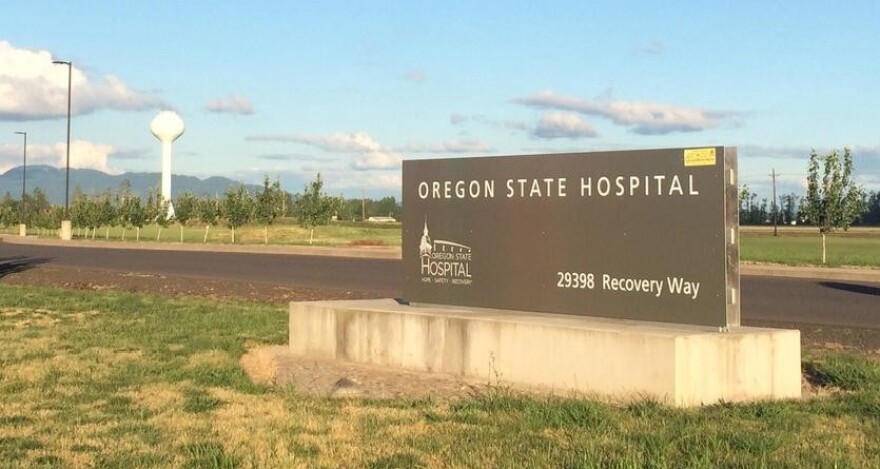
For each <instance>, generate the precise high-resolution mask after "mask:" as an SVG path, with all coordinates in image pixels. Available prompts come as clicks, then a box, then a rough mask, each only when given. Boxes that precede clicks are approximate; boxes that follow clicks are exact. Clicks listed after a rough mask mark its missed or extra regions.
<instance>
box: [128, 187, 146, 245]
mask: <svg viewBox="0 0 880 469" xmlns="http://www.w3.org/2000/svg"><path fill="white" fill-rule="evenodd" d="M123 214H124V217H125V221H126V223H127V224H129V225H131V226H133V227H135V229H136V230H137V237H136V238H135V240H136V241H138V242H140V240H141V228H143V227H144V224H145V223H146V222H147V220H148V219H149V213H148V206H145V205H144V204H143V203H142V202H141V198H140V196H138V195H130V196H129V197H128V198H127V199H126V200H125V205H124V210H123Z"/></svg>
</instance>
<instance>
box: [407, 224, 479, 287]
mask: <svg viewBox="0 0 880 469" xmlns="http://www.w3.org/2000/svg"><path fill="white" fill-rule="evenodd" d="M419 257H420V259H421V262H420V264H421V274H422V281H423V282H426V283H427V282H431V283H439V284H453V285H470V284H471V283H472V282H473V280H472V279H471V272H470V267H471V260H472V259H473V258H472V253H471V247H470V246H467V245H464V244H461V243H456V242H453V241H447V240H443V239H434V240H432V239H431V235H430V233H429V232H428V218H427V217H425V228H424V230H422V238H421V240H420V241H419Z"/></svg>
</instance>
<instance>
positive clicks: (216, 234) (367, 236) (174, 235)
mask: <svg viewBox="0 0 880 469" xmlns="http://www.w3.org/2000/svg"><path fill="white" fill-rule="evenodd" d="M2 232H3V233H5V234H12V235H17V234H18V226H10V227H6V228H5V229H3V230H2ZM181 232H182V235H183V242H184V243H205V242H207V243H212V244H231V243H232V231H231V230H230V229H229V228H227V227H226V226H213V227H210V228H209V229H207V230H206V229H205V227H204V226H194V225H187V226H185V227H183V229H182V230H181V226H180V224H172V225H171V226H169V227H167V228H161V227H159V226H158V225H155V224H153V225H147V226H145V227H143V228H142V229H141V230H140V238H139V239H140V242H162V243H180V242H181ZM206 233H207V237H206V236H205V235H206ZM267 234H268V236H267ZM28 235H33V236H41V237H52V238H56V237H57V236H58V231H57V230H51V231H50V230H42V231H41V230H37V229H36V228H29V229H28ZM73 235H74V238H75V239H85V238H88V239H93V238H94V239H99V240H112V241H124V242H130V243H133V242H137V240H138V234H137V231H136V230H135V229H134V228H131V227H129V228H128V229H126V230H124V233H123V229H122V228H120V227H113V228H109V229H108V228H98V229H97V230H96V231H94V232H92V231H89V232H88V234H87V233H86V232H85V230H82V229H77V228H74V230H73ZM400 236H401V225H400V223H361V222H334V223H332V224H330V225H325V226H317V227H315V232H314V235H312V233H311V230H309V229H306V228H303V227H301V226H299V225H297V224H295V223H294V222H293V221H292V220H282V222H281V223H278V224H275V225H273V226H271V227H269V229H268V233H267V230H266V229H265V227H262V226H257V225H247V226H244V227H241V228H237V229H236V230H235V244H272V245H308V244H310V240H311V244H313V245H316V246H347V245H352V244H355V245H356V244H373V245H383V246H399V245H400V243H401V238H400ZM267 239H268V243H267Z"/></svg>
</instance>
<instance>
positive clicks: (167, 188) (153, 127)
mask: <svg viewBox="0 0 880 469" xmlns="http://www.w3.org/2000/svg"><path fill="white" fill-rule="evenodd" d="M183 130H184V127H183V119H181V118H180V116H178V115H177V113H176V112H174V111H162V112H160V113H159V114H157V115H156V117H154V118H153V121H152V122H150V131H151V132H153V135H155V136H156V138H158V139H159V141H160V142H162V198H163V199H164V200H165V201H167V202H168V215H167V217H168V218H171V217H173V216H174V205H172V203H171V143H172V142H174V141H175V140H177V139H178V138H179V137H180V136H181V135H183Z"/></svg>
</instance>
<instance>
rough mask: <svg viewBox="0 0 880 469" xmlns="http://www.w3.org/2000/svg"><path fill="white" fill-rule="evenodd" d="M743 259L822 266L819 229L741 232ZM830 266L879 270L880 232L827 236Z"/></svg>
mask: <svg viewBox="0 0 880 469" xmlns="http://www.w3.org/2000/svg"><path fill="white" fill-rule="evenodd" d="M740 234H741V238H740V259H741V260H743V261H752V262H770V263H777V264H788V265H821V264H822V237H821V236H820V235H819V232H818V230H817V229H816V228H806V227H804V228H801V227H780V229H779V236H773V228H772V227H742V228H740ZM826 248H827V259H826V261H827V265H828V266H829V267H841V266H855V267H872V268H880V229H878V228H852V229H850V230H848V231H838V232H834V233H831V234H829V235H828V236H827V240H826Z"/></svg>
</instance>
